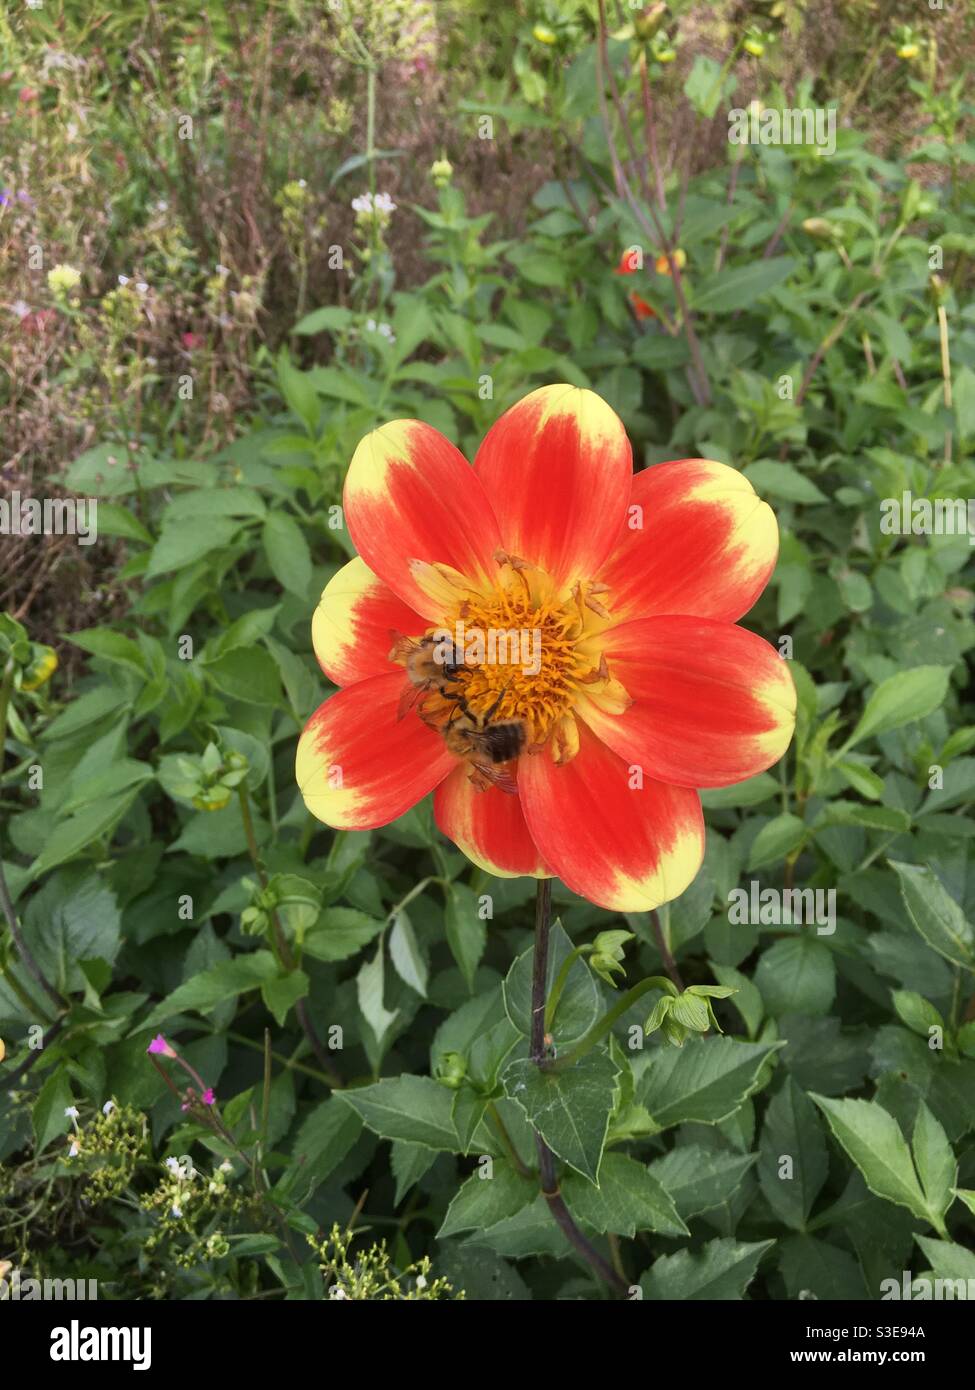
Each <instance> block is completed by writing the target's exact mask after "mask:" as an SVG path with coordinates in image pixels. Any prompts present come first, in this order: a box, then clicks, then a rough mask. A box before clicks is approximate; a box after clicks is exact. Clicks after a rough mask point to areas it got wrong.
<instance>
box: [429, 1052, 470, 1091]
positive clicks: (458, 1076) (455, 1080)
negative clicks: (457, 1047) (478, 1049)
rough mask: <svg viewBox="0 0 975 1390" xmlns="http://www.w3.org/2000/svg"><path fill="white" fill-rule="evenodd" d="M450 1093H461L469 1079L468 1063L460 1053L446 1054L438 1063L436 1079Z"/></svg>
mask: <svg viewBox="0 0 975 1390" xmlns="http://www.w3.org/2000/svg"><path fill="white" fill-rule="evenodd" d="M435 1079H436V1080H437V1081H439V1082H440V1085H441V1086H446V1087H447V1089H448V1090H449V1091H459V1090H460V1088H461V1086H463V1084H464V1082H465V1080H466V1079H467V1063H466V1061H465V1060H464V1058H463V1057H462V1056H461V1055H460V1053H459V1052H445V1053H444V1054H443V1055H442V1056H441V1058H440V1061H439V1062H438V1063H437V1071H436V1078H435Z"/></svg>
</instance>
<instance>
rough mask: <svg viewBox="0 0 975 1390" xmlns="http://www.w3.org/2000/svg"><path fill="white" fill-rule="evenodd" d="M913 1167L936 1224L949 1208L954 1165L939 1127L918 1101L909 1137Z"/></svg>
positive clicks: (954, 1178)
mask: <svg viewBox="0 0 975 1390" xmlns="http://www.w3.org/2000/svg"><path fill="white" fill-rule="evenodd" d="M911 1153H912V1154H913V1156H914V1166H915V1167H916V1169H917V1174H918V1177H919V1178H920V1179H921V1187H922V1189H923V1191H924V1197H925V1200H926V1202H927V1205H928V1211H929V1212H930V1213H931V1214H932V1216H934V1217H936V1218H937V1219H936V1221H935V1225H938V1224H939V1223H940V1221H941V1218H943V1216H944V1214H945V1212H946V1211H947V1210H948V1208H949V1207H950V1206H951V1203H952V1201H953V1200H954V1197H953V1189H954V1186H955V1183H956V1182H957V1181H958V1164H957V1162H956V1160H955V1155H954V1153H953V1151H952V1148H951V1145H950V1144H949V1142H948V1136H947V1134H945V1132H944V1128H943V1126H942V1125H941V1124H940V1122H939V1121H938V1120H937V1119H936V1118H935V1116H934V1115H933V1114H932V1113H931V1111H930V1110H929V1109H928V1107H927V1105H926V1104H925V1103H924V1101H923V1100H922V1101H921V1103H920V1105H919V1106H918V1109H917V1118H916V1120H915V1121H914V1134H913V1136H912V1138H911Z"/></svg>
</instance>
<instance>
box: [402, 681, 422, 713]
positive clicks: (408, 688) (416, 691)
mask: <svg viewBox="0 0 975 1390" xmlns="http://www.w3.org/2000/svg"><path fill="white" fill-rule="evenodd" d="M426 694H427V687H426V686H425V685H414V684H413V682H412V681H410V680H408V681H407V682H406V684H405V685H404V686H403V690H402V693H401V694H400V697H399V704H398V705H397V706H396V718H397V719H405V718H406V716H407V715H408V714H409V712H410V710H411V709H413V707H414V706H415V705H417V704H419V702H420V701H421V700H422V699H423V697H424V695H426ZM418 712H419V711H418Z"/></svg>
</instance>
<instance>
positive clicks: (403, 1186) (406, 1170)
mask: <svg viewBox="0 0 975 1390" xmlns="http://www.w3.org/2000/svg"><path fill="white" fill-rule="evenodd" d="M436 1161H437V1152H436V1150H435V1149H428V1148H427V1147H426V1146H425V1145H423V1144H408V1143H407V1142H406V1140H405V1139H394V1140H393V1142H392V1145H391V1147H390V1151H389V1166H390V1169H391V1170H392V1174H393V1177H394V1178H395V1179H396V1192H395V1194H394V1196H393V1205H394V1206H397V1207H398V1206H399V1204H400V1202H402V1200H403V1198H404V1197H405V1196H406V1194H407V1192H409V1190H410V1188H411V1187H415V1186H416V1184H417V1183H418V1182H419V1181H420V1179H421V1178H422V1177H423V1175H424V1173H428V1172H429V1171H430V1169H431V1168H432V1167H433V1165H434V1164H435V1163H436Z"/></svg>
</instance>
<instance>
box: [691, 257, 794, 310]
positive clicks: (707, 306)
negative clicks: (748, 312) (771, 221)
mask: <svg viewBox="0 0 975 1390" xmlns="http://www.w3.org/2000/svg"><path fill="white" fill-rule="evenodd" d="M795 268H796V262H795V261H794V260H793V258H792V257H791V256H770V257H769V258H768V259H767V260H758V261H750V262H749V264H748V265H739V266H732V267H730V268H729V269H723V270H721V271H720V273H719V274H717V275H711V276H709V277H708V278H707V279H706V280H705V281H704V283H703V284H702V285H701V286H700V288H699V289H698V290H697V292H696V293H695V295H694V297H693V300H692V308H693V309H694V310H695V312H696V313H699V314H730V313H731V312H733V310H735V309H748V308H751V306H752V305H753V304H754V303H755V301H756V300H757V299H759V298H761V296H762V295H763V294H768V292H769V290H773V289H775V287H776V285H781V284H782V282H783V281H784V280H787V279H788V278H789V276H790V275H791V274H792V272H793V271H794V270H795Z"/></svg>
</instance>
